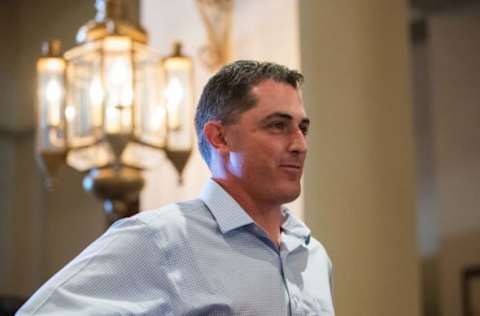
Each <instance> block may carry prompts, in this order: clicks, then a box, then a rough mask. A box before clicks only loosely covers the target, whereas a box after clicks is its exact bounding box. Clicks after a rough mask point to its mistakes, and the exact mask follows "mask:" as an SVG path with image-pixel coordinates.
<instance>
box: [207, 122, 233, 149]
mask: <svg viewBox="0 0 480 316" xmlns="http://www.w3.org/2000/svg"><path fill="white" fill-rule="evenodd" d="M203 134H204V135H205V138H206V139H207V141H208V142H209V143H210V145H211V146H212V147H213V148H215V149H216V150H217V151H218V152H220V153H225V152H228V151H229V149H228V144H227V142H226V141H225V126H223V124H222V123H221V122H220V121H208V122H207V123H205V125H204V126H203Z"/></svg>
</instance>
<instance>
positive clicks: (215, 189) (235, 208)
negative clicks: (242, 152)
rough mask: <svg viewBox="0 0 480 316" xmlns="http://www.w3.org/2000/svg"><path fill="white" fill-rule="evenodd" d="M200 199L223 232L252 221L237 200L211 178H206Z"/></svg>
mask: <svg viewBox="0 0 480 316" xmlns="http://www.w3.org/2000/svg"><path fill="white" fill-rule="evenodd" d="M200 199H201V200H202V201H203V202H204V203H205V204H206V205H207V207H208V209H209V210H210V212H211V213H212V215H213V217H214V218H215V220H216V221H217V224H218V226H219V228H220V231H221V232H222V233H223V234H225V233H227V232H229V231H231V230H234V229H236V228H239V227H242V226H245V225H248V224H252V223H254V221H253V219H252V218H251V217H250V216H249V215H248V214H247V213H246V212H245V211H244V210H243V208H242V207H241V206H240V205H239V204H238V203H237V201H235V200H234V199H233V197H232V196H231V195H230V194H228V192H227V191H225V190H224V189H223V188H222V187H221V186H220V184H218V183H217V182H215V181H214V180H212V179H209V180H208V182H207V184H206V185H205V187H204V189H203V191H202V193H201V194H200Z"/></svg>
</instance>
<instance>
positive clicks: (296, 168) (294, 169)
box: [280, 163, 303, 172]
mask: <svg viewBox="0 0 480 316" xmlns="http://www.w3.org/2000/svg"><path fill="white" fill-rule="evenodd" d="M280 168H282V169H284V170H289V171H292V172H301V171H302V169H303V165H301V164H297V163H286V164H281V165H280Z"/></svg>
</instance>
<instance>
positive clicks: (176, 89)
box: [165, 78, 185, 128]
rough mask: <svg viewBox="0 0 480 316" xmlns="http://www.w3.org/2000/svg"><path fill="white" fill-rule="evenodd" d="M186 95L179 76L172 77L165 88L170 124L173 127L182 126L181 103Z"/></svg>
mask: <svg viewBox="0 0 480 316" xmlns="http://www.w3.org/2000/svg"><path fill="white" fill-rule="evenodd" d="M184 96H185V89H184V87H183V86H182V84H181V82H180V80H179V79H178V78H172V79H171V80H170V82H169V83H168V85H167V88H166V89H165V99H166V102H167V111H168V124H169V127H171V128H178V127H180V103H181V102H182V101H183V98H184Z"/></svg>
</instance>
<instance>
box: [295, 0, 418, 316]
mask: <svg viewBox="0 0 480 316" xmlns="http://www.w3.org/2000/svg"><path fill="white" fill-rule="evenodd" d="M406 5H407V3H406V1H402V0H395V1H383V0H368V1H356V0H350V1H347V0H341V1H316V0H310V1H309V0H302V1H300V34H301V35H300V36H301V37H300V40H301V61H302V68H303V71H304V73H305V76H306V85H305V89H304V91H305V101H306V105H307V107H308V108H307V109H308V111H309V113H310V116H312V119H313V126H312V132H311V134H310V135H311V136H310V139H309V142H310V154H309V155H310V156H309V158H308V163H307V169H306V176H305V188H306V192H305V213H306V219H307V222H308V224H309V225H311V227H312V228H313V231H314V233H315V234H316V235H317V236H318V237H319V238H320V239H321V240H322V241H323V242H324V244H325V246H326V247H327V250H328V251H329V253H330V255H331V257H332V260H333V264H334V269H335V301H336V308H337V313H338V315H368V316H373V315H379V316H380V315H392V316H393V315H399V316H400V315H402V316H403V315H419V313H420V297H419V271H418V261H417V248H416V233H415V191H414V181H415V180H414V146H413V137H412V133H413V127H412V109H411V101H410V89H409V72H408V69H409V67H408V66H409V60H408V47H407V43H408V38H407V8H406Z"/></svg>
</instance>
